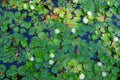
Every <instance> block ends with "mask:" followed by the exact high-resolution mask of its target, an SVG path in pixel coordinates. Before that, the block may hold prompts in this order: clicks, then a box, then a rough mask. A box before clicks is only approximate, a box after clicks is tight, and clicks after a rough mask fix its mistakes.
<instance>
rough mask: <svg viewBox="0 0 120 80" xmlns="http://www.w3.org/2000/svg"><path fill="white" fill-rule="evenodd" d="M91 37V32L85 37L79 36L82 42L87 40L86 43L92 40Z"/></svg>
mask: <svg viewBox="0 0 120 80" xmlns="http://www.w3.org/2000/svg"><path fill="white" fill-rule="evenodd" d="M90 35H91V33H90V32H86V34H84V35H83V36H79V37H80V38H81V39H82V40H85V41H87V42H89V41H90V39H89V36H90Z"/></svg>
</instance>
